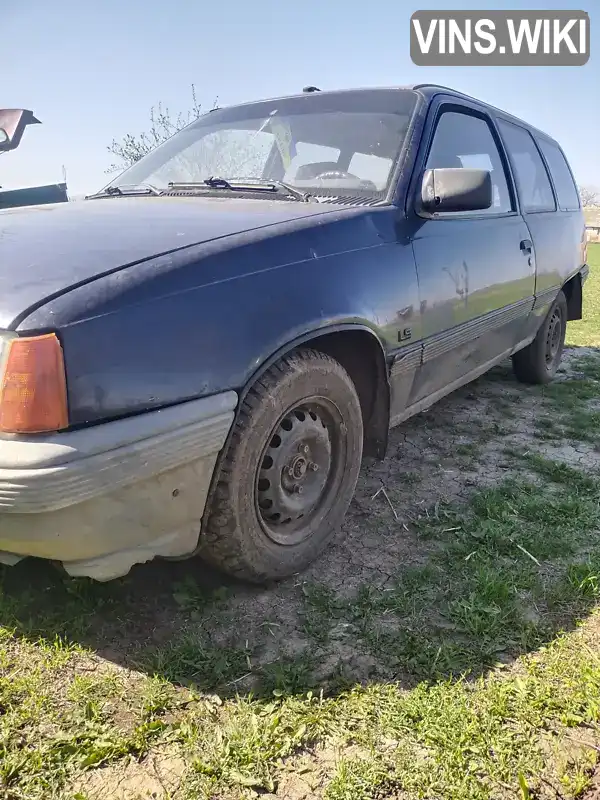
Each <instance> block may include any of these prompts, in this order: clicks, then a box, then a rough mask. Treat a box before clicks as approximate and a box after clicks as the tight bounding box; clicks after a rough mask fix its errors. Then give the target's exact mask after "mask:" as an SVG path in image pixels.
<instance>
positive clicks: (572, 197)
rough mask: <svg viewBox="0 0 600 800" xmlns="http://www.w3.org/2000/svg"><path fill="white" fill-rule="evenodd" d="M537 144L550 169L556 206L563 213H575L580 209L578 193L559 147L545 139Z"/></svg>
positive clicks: (539, 140)
mask: <svg viewBox="0 0 600 800" xmlns="http://www.w3.org/2000/svg"><path fill="white" fill-rule="evenodd" d="M537 142H538V144H539V146H540V150H541V151H542V153H543V154H544V158H545V159H546V161H547V162H548V166H549V167H550V172H551V173H552V178H553V179H554V187H555V189H556V194H557V195H558V205H559V206H560V208H561V209H562V210H563V211H576V210H577V209H579V207H580V206H579V192H578V191H577V186H576V185H575V181H574V180H573V176H572V175H571V170H570V169H569V165H568V164H567V160H566V158H565V157H564V155H563V154H562V151H561V149H560V147H558V146H557V145H555V144H554V143H553V142H549V141H548V140H547V139H538V140H537Z"/></svg>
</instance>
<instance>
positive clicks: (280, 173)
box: [109, 89, 416, 198]
mask: <svg viewBox="0 0 600 800" xmlns="http://www.w3.org/2000/svg"><path fill="white" fill-rule="evenodd" d="M415 103H416V94H415V93H414V92H412V91H410V90H404V89H402V90H398V89H387V90H384V89H381V90H360V91H347V92H334V93H327V94H325V93H317V92H315V93H312V94H306V95H302V96H299V97H291V98H290V97H288V98H284V99H280V100H269V101H264V102H258V103H248V104H245V105H241V106H233V107H230V108H224V109H217V110H215V111H212V112H210V113H208V114H205V115H203V116H202V117H200V118H199V119H198V120H196V121H195V122H193V123H192V124H191V125H189V126H188V127H187V128H184V129H183V130H182V131H180V132H179V133H176V134H175V135H174V136H173V137H171V138H170V139H169V140H168V141H167V142H165V143H164V144H162V145H160V146H159V147H157V148H156V149H155V150H153V151H152V152H151V153H149V154H148V155H146V156H145V157H144V158H142V159H141V160H140V161H138V162H137V163H136V164H134V165H133V166H132V167H130V168H129V169H127V170H125V172H123V173H122V174H121V175H119V177H118V178H116V179H115V180H113V181H112V182H111V183H110V184H109V186H126V185H137V184H144V183H145V184H150V185H152V186H155V187H156V188H157V189H162V190H166V189H168V187H169V184H170V183H195V182H199V183H201V184H202V182H203V181H204V180H206V179H207V178H211V177H219V178H225V179H236V178H237V179H253V180H262V181H269V180H279V181H285V182H286V183H288V184H291V185H293V186H297V187H298V188H300V189H302V190H304V191H308V192H311V194H316V195H319V194H323V195H324V196H325V198H326V196H327V195H328V194H329V195H342V194H343V195H350V196H352V195H360V196H361V197H364V196H371V195H372V196H374V197H377V196H380V197H383V196H385V194H386V191H387V188H388V186H389V182H390V178H391V175H392V171H393V168H394V165H395V163H396V161H397V159H398V156H399V154H400V151H401V149H402V145H403V144H404V140H405V137H406V132H407V129H408V126H409V123H410V119H411V116H412V113H413V110H414V107H415ZM204 188H207V187H204Z"/></svg>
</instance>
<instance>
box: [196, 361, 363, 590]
mask: <svg viewBox="0 0 600 800" xmlns="http://www.w3.org/2000/svg"><path fill="white" fill-rule="evenodd" d="M362 441H363V423H362V415H361V409H360V402H359V399H358V396H357V393H356V389H355V387H354V384H353V382H352V380H351V379H350V377H349V375H348V374H347V372H346V371H345V370H344V369H343V367H342V366H341V365H340V364H339V363H338V362H337V361H334V360H333V359H332V358H330V357H329V356H326V355H324V354H323V353H319V352H316V351H314V350H301V351H297V352H295V353H293V354H292V355H290V356H286V357H284V358H282V359H281V360H280V361H279V362H277V364H275V365H274V366H273V367H271V369H270V370H268V371H267V372H266V374H264V375H263V376H262V377H261V378H260V379H259V380H258V381H257V382H256V384H255V385H254V387H253V388H252V389H251V390H250V392H249V393H248V395H247V396H246V398H245V400H244V402H243V405H242V408H241V409H240V413H239V415H238V419H237V422H236V424H235V429H234V432H233V435H232V438H231V443H230V445H229V450H228V452H227V455H226V457H225V459H224V462H223V465H222V467H221V471H220V474H219V477H218V481H217V485H216V488H215V491H214V495H213V498H212V501H211V507H210V509H209V511H208V515H207V519H206V524H205V526H204V531H203V533H202V535H201V544H200V548H199V550H198V553H199V555H200V556H201V557H202V558H204V559H205V560H206V561H208V562H209V563H211V564H213V565H215V566H216V567H218V568H220V569H222V570H223V571H225V572H228V573H230V574H232V575H234V576H237V577H240V578H244V579H246V580H250V581H252V582H256V583H262V582H265V581H269V580H276V579H281V578H285V577H288V576H290V575H293V574H294V573H297V572H300V571H301V570H303V569H304V568H305V567H307V566H308V565H309V564H310V563H311V562H312V561H314V559H316V557H317V556H318V555H319V554H320V553H321V552H322V551H323V550H324V549H325V547H326V546H327V544H328V543H329V542H330V541H331V539H332V537H333V535H334V533H335V531H336V530H337V528H338V527H339V526H340V525H341V522H342V520H343V518H344V515H345V513H346V511H347V509H348V506H349V504H350V501H351V499H352V496H353V494H354V489H355V487H356V482H357V479H358V473H359V470H360V464H361V458H362Z"/></svg>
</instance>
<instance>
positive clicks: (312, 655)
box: [0, 247, 600, 800]
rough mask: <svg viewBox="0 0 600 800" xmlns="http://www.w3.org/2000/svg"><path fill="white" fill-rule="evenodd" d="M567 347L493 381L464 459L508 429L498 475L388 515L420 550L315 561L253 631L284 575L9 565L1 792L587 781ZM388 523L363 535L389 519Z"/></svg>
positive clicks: (580, 501) (587, 630)
mask: <svg viewBox="0 0 600 800" xmlns="http://www.w3.org/2000/svg"><path fill="white" fill-rule="evenodd" d="M599 252H600V247H599V248H598V249H597V250H594V249H592V250H591V256H592V257H594V258H595V257H596V256H597V254H598V253H599ZM590 261H591V262H592V264H594V262H593V261H592V258H590ZM596 267H597V268H598V270H596V271H595V269H596ZM596 267H594V266H593V267H592V273H591V277H590V281H589V283H588V293H587V294H586V309H587V311H586V313H591V314H593V313H594V308H595V309H597V310H598V308H599V306H598V304H597V302H596V301H597V299H598V298H600V282H598V276H600V264H596ZM590 289H591V290H592V291H590ZM593 292H596V294H595V295H594V294H593ZM590 309H591V311H590ZM595 325H596V328H595V330H594V324H593V323H590V325H589V327H586V326H588V319H587V318H586V320H584V322H583V323H572V324H570V326H569V337H570V341H571V343H574V342H573V337H575V338H577V337H579V339H578V342H577V343H578V344H582V345H583V344H585V345H586V346H587V347H590V346H594V336H597V335H598V331H599V330H600V320H599V319H598V318H597V319H596V323H595ZM577 326H579V327H577ZM597 344H600V343H597ZM571 368H572V369H573V368H574V370H575V372H574V373H573V374H571V375H569V376H568V377H566V378H563V379H562V380H560V381H558V382H556V383H554V384H551V385H550V386H549V387H546V388H544V389H536V388H527V389H519V388H516V386H515V385H514V384H513V385H512V387H510V386H507V387H506V389H504V388H503V389H502V390H501V397H500V396H496V395H493V396H492V397H491V398H490V400H489V402H490V408H495V409H496V410H495V412H494V413H495V414H496V415H499V414H501V415H502V419H504V417H506V418H507V419H510V424H511V428H510V430H507V429H506V428H505V426H504V425H503V424H502V422H501V420H500V422H498V421H497V420H496V419H495V417H493V416H492V418H491V419H490V420H486V425H485V426H483V427H481V426H479V428H478V427H477V426H476V425H474V426H471V427H470V436H469V441H468V442H465V441H464V439H461V443H460V446H459V447H458V448H454V449H453V453H454V454H455V455H456V456H457V457H458V458H457V459H456V462H455V463H457V464H459V468H460V469H461V470H464V469H465V464H467V465H468V466H469V474H472V472H473V470H474V471H475V472H477V470H478V469H481V466H482V463H483V462H482V459H485V458H487V457H488V456H486V447H489V445H490V443H492V444H493V443H494V442H497V446H498V448H499V449H498V452H497V456H498V460H499V461H500V462H502V463H505V464H506V465H507V466H506V469H505V470H504V472H502V475H503V476H504V477H499V478H498V479H497V480H494V481H488V482H487V484H486V485H483V486H479V487H476V488H475V489H473V490H472V491H470V493H469V494H468V495H467V494H465V496H464V497H461V498H458V499H456V500H454V501H453V502H433V501H432V502H431V503H430V505H428V506H426V507H420V508H421V510H420V512H419V514H415V515H414V517H413V518H412V522H411V523H410V526H409V525H406V526H405V527H404V528H400V529H395V532H394V534H393V535H394V536H396V537H404V536H406V537H412V538H411V541H412V542H413V547H412V551H413V555H414V561H411V562H407V563H403V562H402V560H401V559H400V558H398V559H395V560H394V559H390V563H389V564H387V563H384V564H383V568H385V570H386V578H385V580H383V579H382V580H375V579H373V580H369V581H364V582H362V583H360V582H359V583H352V582H351V581H350V580H347V578H349V576H350V574H351V564H350V563H349V562H348V563H344V562H342V563H341V568H340V574H339V576H338V578H339V580H337V581H331V580H320V579H319V578H318V577H317V578H313V579H310V580H309V579H308V577H306V576H299V578H298V580H297V581H295V582H294V581H292V582H291V584H290V586H289V587H288V588H287V589H286V591H285V593H284V594H282V595H281V597H283V598H284V599H285V601H286V602H287V605H284V604H283V603H282V606H283V607H281V608H278V607H277V606H276V605H273V604H269V605H268V606H266V605H265V611H264V614H263V615H262V617H260V614H259V617H260V625H259V631H260V633H259V634H257V633H256V631H255V630H254V629H252V626H251V624H250V617H251V615H249V614H248V607H249V604H254V606H253V607H254V610H255V612H256V609H258V610H259V612H260V609H261V608H262V607H263V606H261V603H265V602H266V598H267V597H268V596H269V595H270V594H272V593H273V592H274V591H275V590H273V591H272V592H269V591H267V592H265V591H262V590H261V591H257V592H256V593H254V594H252V593H249V590H244V589H242V588H241V587H236V586H232V587H229V589H228V590H224V589H223V588H222V587H219V586H217V587H215V586H210V585H208V584H206V585H205V584H203V583H202V582H201V581H199V580H196V579H195V578H194V577H192V576H193V571H188V572H183V574H182V577H180V579H178V580H177V579H173V578H172V577H171V578H170V579H169V581H170V582H169V583H168V586H166V587H165V586H163V585H161V584H160V582H159V581H154V579H153V578H151V577H149V578H147V580H146V583H145V585H144V593H143V594H142V595H141V596H140V594H139V593H136V591H135V590H134V588H133V583H132V581H130V580H129V579H125V580H123V581H117V582H114V583H111V584H107V585H98V584H94V583H92V582H90V581H85V580H79V579H77V580H75V579H68V578H64V577H61V576H59V575H54V573H51V572H50V570H49V569H48V568H46V567H43V566H40V565H36V564H35V563H34V564H31V565H26V564H23V565H20V566H19V567H17V568H12V569H6V570H3V571H2V572H0V798H2V800H38V799H41V798H54V799H56V800H59V799H60V800H63V799H64V800H67V799H68V800H95V799H96V798H101V797H102V798H103V797H108V796H111V797H112V796H114V797H122V798H124V800H138V799H139V798H142V797H144V798H146V797H148V796H154V797H156V798H162V800H167V798H169V800H188V798H189V800H191V798H194V799H195V798H205V800H209V799H211V800H212V799H213V798H214V800H217V798H218V800H239V798H260V797H265V795H266V796H268V795H269V794H271V795H273V794H275V795H276V796H278V797H284V796H290V797H298V798H300V797H308V796H311V794H312V796H314V797H319V798H323V800H382V799H383V798H390V799H391V798H394V799H396V800H399V798H402V800H405V799H406V800H417V799H420V798H443V800H488V799H490V798H494V799H495V798H500V799H501V800H503V799H504V798H520V799H521V800H525V799H526V798H556V799H557V800H558V799H559V798H560V799H561V800H562V799H563V798H570V799H571V800H575V799H576V798H583V797H584V796H585V792H586V791H587V790H588V789H589V788H590V786H591V783H592V780H593V773H594V770H595V769H596V766H597V761H598V754H599V752H600V750H599V748H600V538H599V537H598V532H599V531H600V473H599V471H598V469H599V468H600V457H598V456H595V457H593V453H595V452H596V453H597V450H594V448H596V447H597V444H598V435H599V429H600V426H599V425H598V421H599V420H598V416H597V414H598V409H597V408H596V407H595V405H594V403H595V402H596V401H597V398H598V395H599V394H600V358H599V357H598V355H597V354H595V353H593V352H590V351H586V353H585V355H582V356H573V357H572V360H571ZM489 385H490V386H491V385H492V384H491V383H490V384H489ZM531 407H533V408H534V409H535V416H534V425H533V426H532V429H531V432H530V434H529V436H528V437H523V436H521V438H520V439H518V438H517V439H515V438H511V436H510V431H512V426H513V425H518V423H519V418H520V415H523V414H525V412H526V411H527V409H528V408H531ZM515 430H517V429H516V428H515ZM480 434H481V435H480ZM457 435H458V434H457ZM461 436H462V434H461ZM482 437H483V438H482ZM499 437H501V438H499ZM565 444H566V445H568V446H569V447H578V448H580V451H578V452H581V453H582V454H583V456H582V460H581V461H579V462H577V460H573V461H572V462H570V463H567V462H566V461H565V460H564V459H563V458H562V457H561V453H562V450H561V449H560V448H561V447H564V445H565ZM484 445H485V447H484ZM586 459H587V460H586ZM406 476H408V477H407V479H406V481H405V483H406V485H407V487H408V489H409V491H411V492H413V491H414V492H415V493H417V492H418V490H419V482H420V480H421V478H420V474H419V473H418V472H417V471H403V472H402V479H403V480H404V478H405V477H406ZM388 488H389V489H390V496H391V498H392V500H394V498H395V497H396V495H395V493H394V487H393V486H391V485H390V484H389V483H388ZM384 508H386V509H387V508H388V507H387V506H384ZM382 520H383V517H382V516H381V515H378V516H375V515H372V514H368V515H366V516H365V518H364V523H363V530H364V533H365V536H368V535H370V534H371V532H372V531H374V530H377V531H378V535H379V536H381V537H385V536H388V535H390V534H389V533H386V532H385V531H383V525H384V523H383V521H382ZM380 529H381V530H380ZM398 530H400V533H398ZM381 541H382V542H383V538H382V539H381ZM361 557H362V556H361V554H360V553H358V554H357V555H356V558H357V559H359V560H360V558H361ZM379 566H380V565H378V567H377V568H378V569H379ZM173 569H175V567H173ZM182 569H183V568H182ZM140 570H145V571H144V572H141V573H140V574H143V575H153V576H157V575H160V572H159V571H154V572H151V571H150V567H143V568H140ZM166 574H167V575H169V574H170V575H172V574H173V573H169V572H167V573H166ZM313 574H316V575H317V576H318V574H319V573H318V572H317V573H313ZM373 575H375V572H373ZM278 596H279V595H278ZM140 597H143V602H141V601H140ZM281 629H283V634H279V633H278V631H280V630H281ZM159 633H161V636H160V637H159V636H158V634H159ZM292 634H293V635H292ZM278 636H279V638H278ZM287 639H289V640H290V641H289V642H287ZM273 643H275V644H276V647H275V648H274V647H273ZM286 644H289V645H290V646H289V647H286V646H285V645H286ZM292 644H294V647H292V646H291V645H292ZM298 645H301V646H298ZM159 773H160V776H159V778H160V779H159V778H157V777H156V776H157V775H158V774H159ZM153 793H154V794H153Z"/></svg>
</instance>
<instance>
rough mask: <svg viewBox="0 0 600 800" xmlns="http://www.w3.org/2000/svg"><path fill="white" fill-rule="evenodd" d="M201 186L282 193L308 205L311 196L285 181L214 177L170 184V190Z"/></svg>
mask: <svg viewBox="0 0 600 800" xmlns="http://www.w3.org/2000/svg"><path fill="white" fill-rule="evenodd" d="M201 186H208V187H209V188H210V189H228V190H229V191H230V192H235V191H244V192H246V191H256V192H280V193H281V192H282V193H285V194H287V195H289V196H291V197H293V198H294V199H295V200H300V201H301V202H302V203H308V202H309V200H310V194H309V193H308V192H302V191H300V189H296V187H295V186H291V185H290V184H289V183H284V182H283V181H278V180H272V179H271V178H269V179H268V180H261V179H255V178H219V177H212V178H206V179H205V180H203V181H192V182H188V183H175V182H171V183H169V189H170V190H174V191H178V190H179V191H185V190H186V189H198V188H200V187H201Z"/></svg>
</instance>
